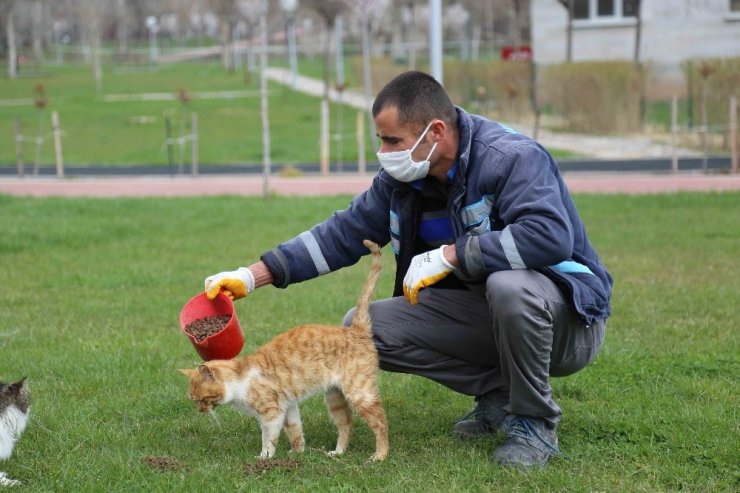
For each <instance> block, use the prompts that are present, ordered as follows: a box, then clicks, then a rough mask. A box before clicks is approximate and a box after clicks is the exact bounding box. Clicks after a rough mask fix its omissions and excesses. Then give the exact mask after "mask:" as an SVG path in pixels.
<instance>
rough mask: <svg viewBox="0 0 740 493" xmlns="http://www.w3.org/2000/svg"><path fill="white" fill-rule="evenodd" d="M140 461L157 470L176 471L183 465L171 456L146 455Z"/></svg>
mask: <svg viewBox="0 0 740 493" xmlns="http://www.w3.org/2000/svg"><path fill="white" fill-rule="evenodd" d="M142 461H143V462H144V464H146V465H148V466H149V467H151V468H152V469H156V470H158V471H177V470H178V469H183V468H184V466H183V465H182V464H180V463H179V462H178V461H177V459H175V458H173V457H166V456H162V457H157V456H156V455H147V456H146V457H144V458H143V459H142Z"/></svg>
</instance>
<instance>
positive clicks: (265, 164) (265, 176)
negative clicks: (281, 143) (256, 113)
mask: <svg viewBox="0 0 740 493" xmlns="http://www.w3.org/2000/svg"><path fill="white" fill-rule="evenodd" d="M267 7H268V5H267V0H262V12H261V15H260V101H261V104H260V113H261V114H262V196H263V197H264V199H265V200H267V198H268V197H269V193H270V183H269V180H270V171H271V168H272V163H271V162H270V117H269V111H268V110H269V106H268V100H267Z"/></svg>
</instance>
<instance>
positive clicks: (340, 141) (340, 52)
mask: <svg viewBox="0 0 740 493" xmlns="http://www.w3.org/2000/svg"><path fill="white" fill-rule="evenodd" d="M343 31H344V23H343V21H342V15H341V14H339V15H337V16H336V18H335V19H334V36H335V37H334V43H335V48H336V53H335V56H336V64H337V68H336V70H337V92H338V93H339V94H337V97H338V101H337V102H338V104H337V133H336V136H337V137H336V138H337V171H339V172H341V171H342V165H343V161H344V125H343V123H344V122H343V120H344V114H343V111H342V110H343V109H344V101H343V100H344V43H343V39H342V38H343V34H344V33H343Z"/></svg>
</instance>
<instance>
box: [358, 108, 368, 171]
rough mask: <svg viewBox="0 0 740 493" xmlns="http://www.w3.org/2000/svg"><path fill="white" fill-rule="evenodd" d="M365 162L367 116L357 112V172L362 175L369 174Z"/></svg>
mask: <svg viewBox="0 0 740 493" xmlns="http://www.w3.org/2000/svg"><path fill="white" fill-rule="evenodd" d="M366 168H367V164H366V162H365V115H363V114H362V111H358V112H357V171H358V172H359V173H360V175H364V174H365V173H366V172H367V169H366Z"/></svg>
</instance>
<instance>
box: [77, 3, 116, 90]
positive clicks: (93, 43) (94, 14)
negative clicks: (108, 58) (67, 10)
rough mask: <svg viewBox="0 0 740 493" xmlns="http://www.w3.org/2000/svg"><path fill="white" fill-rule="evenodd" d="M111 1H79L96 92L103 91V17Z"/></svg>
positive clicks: (81, 21) (80, 15) (81, 22)
mask: <svg viewBox="0 0 740 493" xmlns="http://www.w3.org/2000/svg"><path fill="white" fill-rule="evenodd" d="M108 3H109V0H79V5H78V9H79V10H78V12H79V18H80V24H81V26H82V28H83V32H84V35H85V38H86V39H87V43H88V45H89V47H90V65H91V68H92V73H93V78H94V80H95V90H96V91H98V92H100V91H101V90H102V89H103V62H102V59H101V53H100V46H101V41H102V25H103V15H104V13H105V12H106V11H107V9H108V7H109V5H108Z"/></svg>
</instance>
